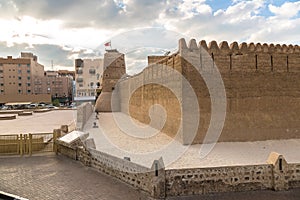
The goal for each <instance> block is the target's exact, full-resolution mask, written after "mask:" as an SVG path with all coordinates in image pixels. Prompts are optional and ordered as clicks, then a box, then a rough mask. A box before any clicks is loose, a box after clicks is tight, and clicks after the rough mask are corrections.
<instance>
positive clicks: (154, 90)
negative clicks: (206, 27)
mask: <svg viewBox="0 0 300 200" xmlns="http://www.w3.org/2000/svg"><path fill="white" fill-rule="evenodd" d="M150 60H151V63H152V64H150V65H149V66H148V67H146V68H145V69H144V70H143V71H142V72H141V73H140V74H138V75H135V76H133V77H131V78H127V79H126V80H122V81H121V82H120V83H119V88H120V99H121V110H122V111H123V112H126V113H129V114H130V115H131V116H132V117H134V118H136V119H138V120H139V121H141V122H143V123H149V121H150V118H149V108H150V107H151V105H154V104H160V105H161V106H162V107H164V109H165V110H166V113H167V121H166V123H165V125H164V127H163V130H162V131H163V132H165V133H166V134H168V135H170V136H172V137H175V135H176V133H177V130H178V128H179V126H181V125H184V123H188V122H184V123H183V124H182V120H181V109H182V107H181V105H180V102H182V100H183V98H182V97H186V96H187V94H186V91H185V88H182V87H183V82H182V78H180V77H176V76H175V77H173V76H172V77H170V76H169V75H168V73H169V71H168V70H167V69H168V67H169V68H171V69H175V70H176V71H178V72H179V73H181V74H182V77H184V78H185V79H186V80H188V81H189V83H190V84H191V86H192V87H193V89H194V91H195V94H196V96H197V99H198V104H199V107H200V125H199V127H198V131H197V135H196V138H195V139H194V141H193V143H202V142H203V139H204V137H205V135H206V132H207V129H208V126H209V123H210V121H211V96H210V92H209V91H208V89H207V85H206V83H205V82H204V79H203V77H202V76H201V75H200V73H199V72H198V71H197V70H196V69H195V67H194V66H197V67H198V68H199V69H200V70H201V71H202V72H203V73H206V75H207V76H208V77H209V76H211V77H213V76H214V73H216V71H215V70H213V69H218V71H219V72H220V74H221V77H222V79H223V82H224V86H225V92H226V101H227V106H226V119H225V124H224V128H223V131H222V134H221V136H220V138H219V140H218V141H219V142H228V141H257V140H268V139H289V138H300V133H299V131H300V115H299V114H300V106H299V102H300V48H299V46H298V45H294V46H292V45H289V46H287V45H278V44H277V45H274V44H269V45H268V44H260V43H258V44H254V43H250V44H247V43H241V44H238V43H237V42H234V43H232V44H231V45H228V43H227V42H222V43H220V44H219V45H218V44H217V43H216V42H215V41H212V42H210V43H209V44H208V45H207V43H206V42H205V41H201V42H199V44H197V43H196V41H195V40H191V41H190V43H189V44H188V45H187V44H186V42H185V41H184V40H183V39H181V40H180V41H179V51H178V53H175V54H173V55H170V56H167V57H162V59H159V58H153V59H150ZM155 80H162V81H163V83H164V84H167V86H171V87H172V88H177V89H178V90H181V96H179V97H176V96H175V95H174V92H172V91H171V90H170V89H168V88H166V87H163V86H161V85H159V84H153V83H150V82H155ZM140 83H142V85H143V86H141V87H140V88H137V89H136V90H135V91H134V92H133V91H132V88H134V87H133V86H135V85H137V84H140ZM148 83H149V84H148ZM219 89H220V88H219ZM131 93H133V94H132V95H131ZM128 98H129V99H130V100H129V102H130V103H129V106H128V105H126V102H127V101H128ZM157 117H161V114H158V115H157ZM214 123H215V122H214ZM156 126H157V127H160V125H159V124H154V127H156ZM186 134H188V133H186V132H185V129H184V128H183V133H180V138H179V140H181V142H183V143H186V142H185V139H184V137H185V135H186Z"/></svg>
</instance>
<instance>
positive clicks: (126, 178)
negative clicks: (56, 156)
mask: <svg viewBox="0 0 300 200" xmlns="http://www.w3.org/2000/svg"><path fill="white" fill-rule="evenodd" d="M56 144H57V151H58V153H60V154H62V155H65V156H67V157H69V158H71V159H74V160H79V161H80V162H81V163H83V164H84V165H86V166H88V167H92V168H94V169H97V170H99V171H101V172H103V173H105V174H108V175H110V176H113V177H115V178H118V179H119V180H121V181H123V182H125V183H127V184H129V185H132V186H133V187H135V188H138V189H140V190H143V191H144V192H146V193H148V195H150V196H152V197H154V198H157V199H159V198H164V197H165V191H164V188H165V187H164V185H165V182H164V181H165V174H164V168H163V167H162V166H161V165H160V164H159V162H158V161H154V164H153V166H156V167H157V168H158V169H157V170H156V171H155V169H154V168H153V169H149V168H147V167H144V166H141V165H138V164H135V163H133V162H131V161H128V160H126V159H121V158H118V157H115V156H112V155H109V154H106V153H104V152H100V151H97V150H95V149H89V150H87V149H86V148H85V147H83V146H79V147H75V148H74V147H71V146H70V145H68V144H65V143H63V142H57V143H56ZM155 163H157V165H155Z"/></svg>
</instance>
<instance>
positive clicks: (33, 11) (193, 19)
mask: <svg viewBox="0 0 300 200" xmlns="http://www.w3.org/2000/svg"><path fill="white" fill-rule="evenodd" d="M212 2H213V3H219V2H218V1H215V0H151V1H150V0H101V1H100V0H89V1H82V0H60V1H54V0H39V1H36V0H0V8H1V13H0V25H1V27H5V29H1V30H0V45H4V44H5V45H6V47H5V48H4V47H3V48H2V49H3V50H4V51H3V52H2V55H3V54H4V55H5V50H8V48H9V47H7V46H10V47H11V48H16V47H17V46H18V45H19V46H22V45H23V44H26V45H27V47H26V48H31V49H33V50H39V51H41V53H39V52H36V54H37V55H39V54H41V55H43V56H44V55H47V48H49V52H50V53H49V55H48V57H51V59H52V58H55V56H57V58H59V59H58V60H59V61H57V65H59V66H64V65H66V66H67V65H68V66H72V65H73V62H70V61H72V59H74V58H76V57H81V56H83V57H86V56H91V57H93V56H97V55H100V54H103V51H104V47H103V45H101V44H102V43H104V42H105V41H107V40H110V39H111V40H112V44H113V47H114V48H118V49H119V50H120V51H124V52H128V51H130V50H134V49H135V48H140V47H142V46H144V47H152V48H161V49H164V50H166V49H174V47H176V46H177V40H178V39H179V38H180V37H184V36H183V35H186V38H190V37H194V38H196V39H197V40H202V39H206V40H208V41H210V40H217V41H218V42H221V41H223V40H227V41H229V43H230V42H233V41H239V42H242V41H246V42H274V43H293V44H295V43H298V44H299V43H300V39H299V33H300V28H299V27H300V18H299V10H300V2H299V1H297V2H286V3H282V4H281V5H278V4H276V6H275V5H274V4H272V2H273V1H272V0H267V1H264V0H249V1H244V0H232V1H231V5H230V6H228V7H224V8H222V9H219V10H217V11H216V12H213V8H212V7H213V6H210V5H212ZM227 5H228V4H227ZM267 9H268V10H267ZM270 13H271V14H272V15H271V16H269V14H270ZM140 27H150V29H144V30H143V31H138V30H139V29H137V28H140ZM154 27H155V28H154ZM151 28H152V29H151ZM167 30H168V31H167ZM172 31H173V32H172ZM1 41H2V42H1ZM55 49H56V50H57V51H55ZM92 49H94V50H92ZM145 52H146V51H143V52H142V54H143V55H144V53H145ZM147 52H149V51H147ZM59 54H61V55H63V56H62V57H61V56H60V55H59ZM134 58H135V59H136V60H134ZM51 59H50V58H49V59H48V60H51ZM63 59H66V61H65V62H63ZM141 59H142V57H133V56H131V58H130V59H128V60H129V61H132V63H136V64H137V63H140V64H141V63H142V61H141ZM47 62H49V61H47ZM143 62H144V61H143ZM131 66H133V65H131ZM72 67H73V66H72ZM131 69H134V67H132V68H131ZM136 69H140V68H139V67H136Z"/></svg>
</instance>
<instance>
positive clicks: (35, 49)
mask: <svg viewBox="0 0 300 200" xmlns="http://www.w3.org/2000/svg"><path fill="white" fill-rule="evenodd" d="M0 52H1V54H0V57H7V56H8V55H11V56H13V57H14V58H17V57H20V53H21V52H32V53H33V54H35V55H37V56H38V62H39V63H40V64H42V65H44V67H45V69H46V70H50V69H51V67H52V66H51V63H52V62H53V64H54V67H56V66H62V67H65V68H66V69H68V70H74V59H76V58H91V57H99V56H100V55H99V52H95V51H94V50H91V49H80V48H77V49H74V48H70V47H63V46H59V45H51V44H34V45H32V46H30V45H28V44H26V43H22V44H17V43H14V44H12V45H11V46H8V45H7V43H6V42H0Z"/></svg>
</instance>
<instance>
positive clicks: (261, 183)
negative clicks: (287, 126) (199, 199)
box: [166, 165, 272, 196]
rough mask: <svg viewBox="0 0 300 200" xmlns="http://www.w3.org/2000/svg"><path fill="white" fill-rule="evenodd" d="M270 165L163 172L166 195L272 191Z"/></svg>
mask: <svg viewBox="0 0 300 200" xmlns="http://www.w3.org/2000/svg"><path fill="white" fill-rule="evenodd" d="M271 183H272V165H256V166H255V165H254V166H230V167H216V168H214V167H213V168H199V169H175V170H166V196H185V195H197V194H209V193H219V192H236V191H249V190H264V189H270V188H272V184H271Z"/></svg>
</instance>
